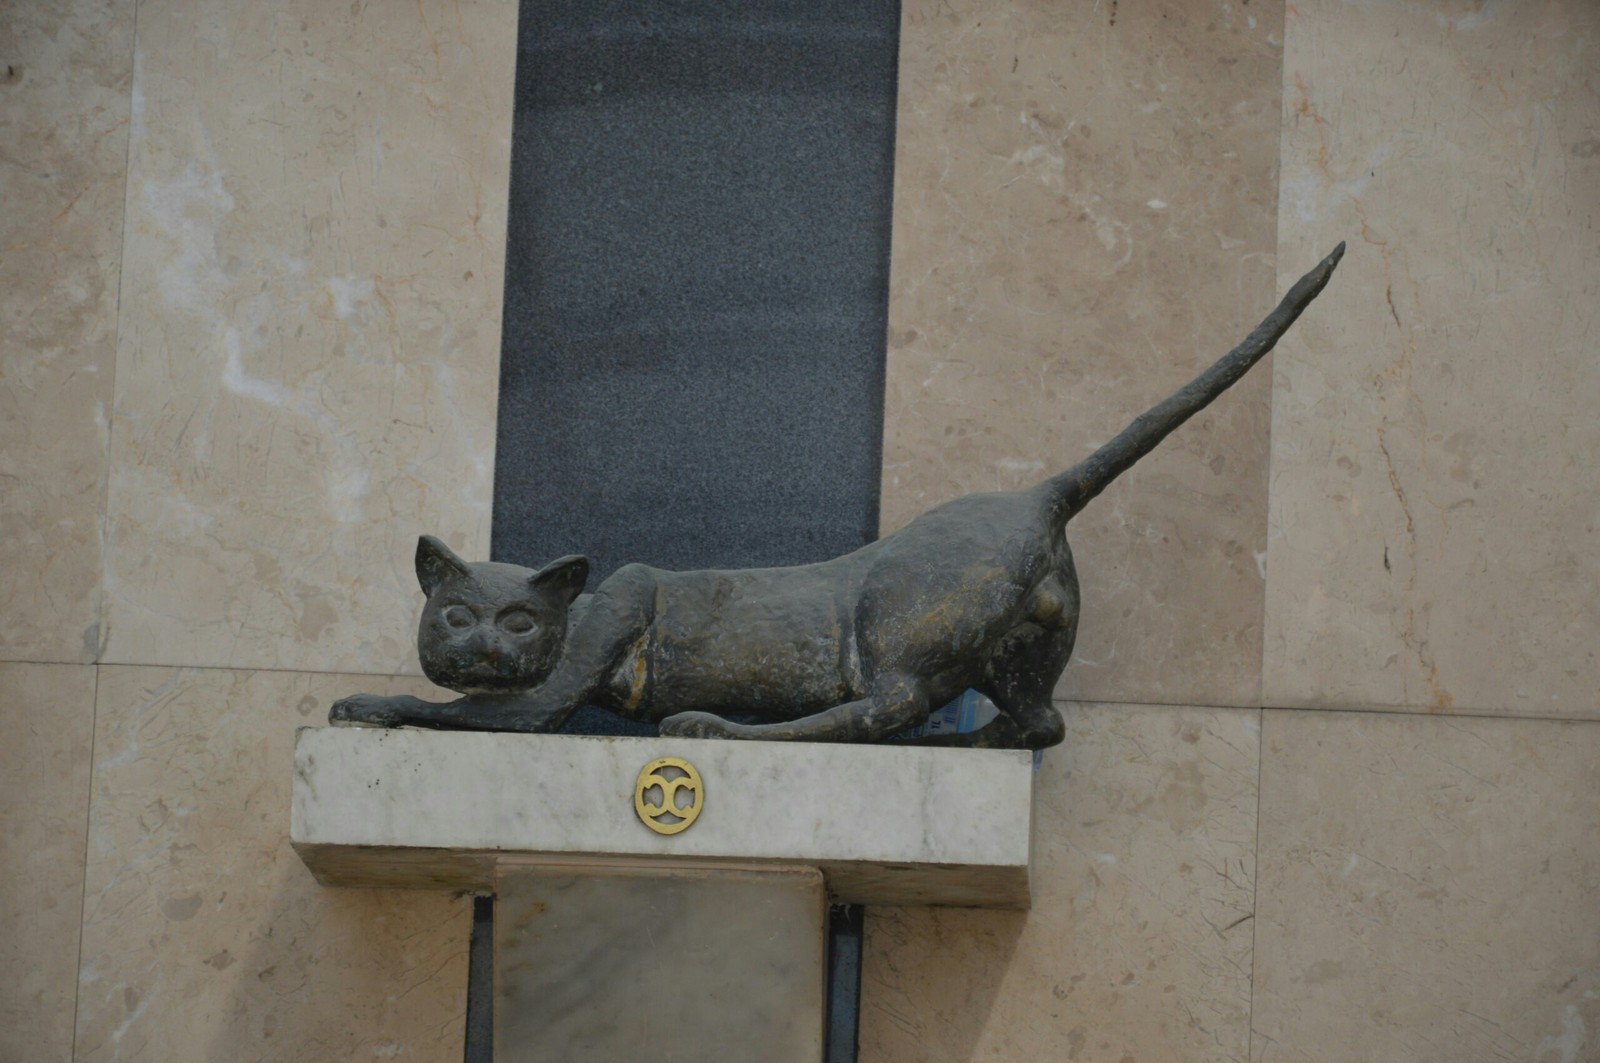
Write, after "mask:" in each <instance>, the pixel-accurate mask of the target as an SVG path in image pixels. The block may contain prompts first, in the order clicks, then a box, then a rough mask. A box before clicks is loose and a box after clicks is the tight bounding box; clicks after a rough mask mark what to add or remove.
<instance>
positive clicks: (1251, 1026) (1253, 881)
mask: <svg viewBox="0 0 1600 1063" xmlns="http://www.w3.org/2000/svg"><path fill="white" fill-rule="evenodd" d="M1266 730H1267V710H1266V709H1261V710H1259V711H1258V712H1257V713H1256V840H1255V846H1254V848H1253V849H1252V850H1251V853H1250V859H1251V860H1252V862H1253V864H1254V866H1253V867H1252V868H1251V871H1250V1003H1249V1005H1248V1006H1247V1007H1246V1009H1245V1016H1246V1019H1245V1041H1244V1044H1245V1048H1244V1058H1245V1063H1254V1060H1255V1058H1256V1055H1255V1053H1256V944H1257V941H1258V940H1259V934H1260V930H1261V806H1262V801H1261V790H1262V783H1263V781H1264V779H1265V778H1266V766H1267V735H1266Z"/></svg>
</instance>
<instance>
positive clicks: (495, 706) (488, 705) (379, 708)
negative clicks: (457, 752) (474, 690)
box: [328, 692, 566, 733]
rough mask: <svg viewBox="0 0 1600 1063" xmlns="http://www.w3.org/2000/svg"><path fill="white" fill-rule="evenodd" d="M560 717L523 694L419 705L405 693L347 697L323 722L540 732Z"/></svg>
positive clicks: (470, 696) (552, 727)
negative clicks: (326, 720)
mask: <svg viewBox="0 0 1600 1063" xmlns="http://www.w3.org/2000/svg"><path fill="white" fill-rule="evenodd" d="M565 718H566V714H564V713H558V712H550V711H548V710H547V709H545V708H544V707H542V706H540V705H539V704H538V703H537V702H536V700H535V699H533V698H531V697H530V696H529V694H528V693H527V692H518V693H515V694H505V695H483V694H468V695H467V696H465V697H463V698H460V699H458V700H456V701H447V702H437V701H424V700H422V699H421V698H414V697H412V696H410V695H409V694H396V695H384V694H352V695H351V696H350V697H347V698H340V699H339V700H338V701H336V702H334V703H333V708H332V709H330V710H329V712H328V722H329V723H331V724H336V725H343V726H347V727H428V728H433V729H435V730H446V731H519V732H522V733H541V732H545V731H554V730H555V729H556V728H558V727H560V726H561V721H562V720H563V719H565Z"/></svg>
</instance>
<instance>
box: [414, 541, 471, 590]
mask: <svg viewBox="0 0 1600 1063" xmlns="http://www.w3.org/2000/svg"><path fill="white" fill-rule="evenodd" d="M470 572H471V570H470V569H468V568H467V563H466V562H465V561H463V560H461V559H460V558H459V557H457V556H456V555H455V554H453V553H451V552H450V548H449V547H448V546H446V545H445V544H444V543H442V542H440V541H439V540H438V539H435V538H434V537H433V536H431V535H424V536H423V537H422V538H420V539H418V540H417V582H418V583H420V584H422V593H423V594H426V595H427V596H428V597H430V598H431V597H433V592H434V591H435V590H436V589H437V588H438V586H439V584H441V583H443V582H444V581H445V580H447V579H450V578H452V577H461V576H466V575H469V574H470Z"/></svg>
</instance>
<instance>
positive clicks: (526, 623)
mask: <svg viewBox="0 0 1600 1063" xmlns="http://www.w3.org/2000/svg"><path fill="white" fill-rule="evenodd" d="M500 626H501V627H503V628H505V629H506V630H507V631H509V632H511V633H512V634H513V635H526V634H527V633H528V632H530V631H532V630H533V617H531V616H529V615H528V614H527V613H524V612H523V611H522V610H520V609H518V610H516V611H515V612H510V613H507V614H506V615H505V616H502V617H501V618H500Z"/></svg>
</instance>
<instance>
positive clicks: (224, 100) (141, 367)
mask: <svg viewBox="0 0 1600 1063" xmlns="http://www.w3.org/2000/svg"><path fill="white" fill-rule="evenodd" d="M515 38H516V5H515V4H514V3H511V2H509V0H495V2H485V3H469V4H447V3H443V2H437V3H436V2H431V0H430V2H423V3H419V4H371V3H366V4H363V3H354V4H348V5H346V4H339V5H337V6H330V5H328V4H324V3H316V2H313V0H297V2H294V3H289V4H239V3H231V2H229V0H189V2H183V3H178V2H169V3H159V2H152V3H147V4H144V5H143V6H141V8H140V10H139V27H138V51H137V55H136V71H135V91H134V110H133V132H132V149H131V151H132V156H131V161H130V165H129V182H128V183H129V187H128V240H127V246H126V249H125V254H124V261H125V269H124V280H123V292H122V320H121V328H120V336H119V344H118V354H117V394H116V405H115V411H114V418H113V423H112V471H111V487H110V503H109V513H108V517H109V528H110V533H109V535H110V537H109V542H108V543H107V558H106V570H107V571H106V589H105V594H106V604H105V621H106V624H107V626H108V631H107V633H106V637H107V640H108V641H107V649H106V660H108V661H112V662H117V663H132V664H154V663H172V664H200V665H230V666H232V665H251V666H266V667H277V668H291V669H294V668H299V669H307V670H312V669H315V670H329V669H344V670H349V671H376V672H397V671H402V670H408V669H409V670H414V669H415V667H416V666H415V663H414V661H413V660H412V657H413V654H412V652H411V650H410V649H409V642H410V639H411V631H410V624H411V620H412V617H413V616H414V615H415V612H416V609H417V607H418V603H419V598H418V595H417V591H416V589H415V579H414V577H413V576H412V575H411V572H410V561H409V559H410V556H411V553H412V550H413V549H414V545H415V541H416V536H417V534H418V533H419V532H424V531H429V532H434V533H437V534H439V535H440V536H441V537H442V538H444V539H445V540H447V541H449V542H450V543H451V544H452V545H453V546H455V547H457V548H458V549H461V550H463V551H464V552H466V553H467V554H469V555H472V556H482V555H484V554H486V551H487V544H488V530H489V508H490V502H491V497H492V489H493V484H492V479H493V470H492V464H493V462H492V453H493V444H494V416H495V396H496V387H497V373H498V369H497V366H498V362H499V342H500V324H499V323H500V305H501V285H502V278H503V255H504V241H505V203H506V187H507V180H508V175H509V139H510V132H511V104H512V100H511V95H512V76H513V68H514V64H515Z"/></svg>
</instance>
